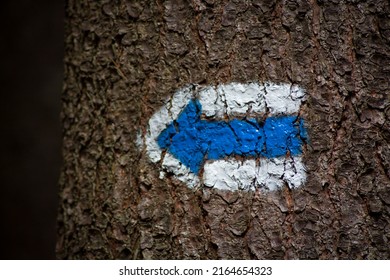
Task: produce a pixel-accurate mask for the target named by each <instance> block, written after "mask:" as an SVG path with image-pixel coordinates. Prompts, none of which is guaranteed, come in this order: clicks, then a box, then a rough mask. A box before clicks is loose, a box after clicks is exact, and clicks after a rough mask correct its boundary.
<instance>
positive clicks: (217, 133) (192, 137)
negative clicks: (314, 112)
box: [157, 100, 306, 174]
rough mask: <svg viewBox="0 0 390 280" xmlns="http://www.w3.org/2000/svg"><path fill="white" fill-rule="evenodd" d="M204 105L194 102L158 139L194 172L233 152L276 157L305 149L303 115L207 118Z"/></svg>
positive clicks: (249, 155) (294, 153) (247, 155)
mask: <svg viewBox="0 0 390 280" xmlns="http://www.w3.org/2000/svg"><path fill="white" fill-rule="evenodd" d="M201 112H202V105H201V104H200V103H199V101H198V100H191V102H190V103H189V104H188V105H187V106H186V107H185V109H184V110H183V111H182V112H181V113H180V115H179V117H178V118H177V120H175V121H173V122H172V123H170V124H169V125H168V127H167V128H166V129H165V130H163V131H162V132H161V134H160V135H159V136H158V138H157V142H158V144H159V146H160V148H162V149H166V150H168V151H169V152H170V153H171V154H172V155H174V156H175V157H176V158H177V159H179V160H180V161H181V162H182V163H183V164H184V165H185V166H187V167H188V168H189V169H190V170H191V171H192V172H193V173H195V174H198V173H199V170H200V168H201V166H202V164H203V162H204V161H205V160H208V159H214V160H216V159H221V158H225V157H228V156H231V155H239V156H244V157H266V158H273V157H279V156H285V155H286V154H287V153H288V152H289V153H290V154H291V155H299V154H301V153H302V144H303V141H305V140H306V130H305V128H304V124H303V119H301V118H299V117H298V116H280V117H269V118H267V119H266V120H265V121H264V123H263V124H260V123H259V122H258V121H257V120H256V119H243V120H239V119H234V120H231V121H227V122H225V121H213V122H211V121H207V120H202V119H201V118H200V117H201Z"/></svg>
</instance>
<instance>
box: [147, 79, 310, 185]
mask: <svg viewBox="0 0 390 280" xmlns="http://www.w3.org/2000/svg"><path fill="white" fill-rule="evenodd" d="M304 98H305V93H304V91H303V90H302V89H301V88H300V87H298V86H295V85H290V84H273V83H265V84H260V83H248V84H239V83H231V84H226V85H219V86H208V87H198V86H195V85H191V86H189V87H186V88H184V89H180V90H178V91H177V92H176V93H175V94H174V96H173V97H172V98H171V99H170V100H168V102H167V103H166V104H165V105H164V106H163V107H162V108H161V109H160V110H159V111H158V112H156V113H155V114H154V115H153V116H152V117H151V119H150V120H149V127H148V130H147V134H146V135H145V137H144V138H143V139H140V141H139V142H140V143H143V144H145V147H146V152H147V154H148V156H149V158H150V159H151V161H152V162H155V163H161V165H162V170H161V173H160V175H161V177H163V176H165V174H166V173H167V172H168V173H173V174H174V175H175V176H176V177H177V179H179V180H181V181H183V182H185V183H186V184H187V185H188V186H189V187H194V186H198V185H200V184H202V183H203V184H204V185H205V186H207V187H215V188H219V189H228V190H237V189H244V190H250V189H254V188H256V187H260V188H264V189H267V190H275V189H277V188H280V187H281V186H283V185H284V184H287V185H288V186H289V187H290V188H296V187H299V186H301V185H303V184H304V182H305V180H306V172H305V167H304V165H303V163H302V157H301V154H302V146H303V145H304V143H305V141H306V140H307V134H306V130H305V127H304V122H303V119H302V118H301V117H299V116H298V115H297V114H298V112H299V108H300V106H301V103H302V101H303V100H304Z"/></svg>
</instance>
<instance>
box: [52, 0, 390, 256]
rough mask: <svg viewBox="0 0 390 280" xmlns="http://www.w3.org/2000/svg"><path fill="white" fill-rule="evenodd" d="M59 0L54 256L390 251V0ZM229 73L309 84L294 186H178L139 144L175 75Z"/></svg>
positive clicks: (184, 78)
mask: <svg viewBox="0 0 390 280" xmlns="http://www.w3.org/2000/svg"><path fill="white" fill-rule="evenodd" d="M66 11H67V13H66V14H67V18H66V38H65V44H66V45H65V47H66V53H65V86H64V93H63V114H62V121H63V126H64V141H63V156H64V165H63V170H62V176H61V180H60V185H61V193H60V197H61V201H60V203H61V205H60V211H59V227H58V243H57V254H58V258H61V259H62V258H64V259H383V258H389V257H390V247H389V246H388V242H389V238H390V144H389V142H390V122H389V121H390V105H389V104H390V102H389V101H390V98H389V90H390V87H389V81H390V80H389V75H390V16H389V15H390V7H389V2H388V1H385V0H372V1H370V0H367V1H359V0H345V1H323V0H321V1H320V0H295V1H277V0H253V1H241V0H226V1H222V0H221V1H215V0H192V1H189V0H188V1H185V0H170V1H160V0H156V1H135V0H134V1H122V0H120V1H88V0H84V1H75V0H68V1H67V6H66ZM233 82H235V83H237V84H238V83H239V84H248V83H258V84H260V85H264V84H266V83H275V84H283V83H284V84H292V85H299V87H300V88H302V89H304V91H305V92H306V99H305V101H303V102H302V104H301V105H302V106H301V107H300V109H299V112H298V114H299V116H300V117H302V119H304V120H305V126H306V130H307V134H308V137H309V140H307V141H306V142H305V143H304V144H303V148H302V149H303V151H302V158H303V163H304V166H305V172H306V175H307V177H306V180H305V182H304V183H303V185H302V186H299V187H291V186H290V185H288V184H284V185H283V186H280V187H278V188H276V189H274V190H266V189H264V188H261V187H260V186H258V185H256V184H255V183H254V184H253V186H251V187H250V189H249V190H245V189H239V190H232V191H230V190H221V189H218V188H210V187H207V186H205V185H204V184H202V183H200V184H198V185H197V186H196V187H192V188H191V187H189V185H191V184H187V183H188V182H187V183H185V182H183V181H182V180H178V178H177V176H176V175H175V174H174V173H172V172H169V170H168V171H167V170H164V166H163V163H162V162H161V161H158V160H151V158H150V154H148V150H147V147H145V145H143V144H142V143H141V144H139V143H140V141H141V142H145V139H147V137H148V135H149V136H150V132H149V129H150V125H151V124H150V122H149V120H150V119H151V118H152V117H153V115H154V114H156V112H158V111H159V110H161V108H163V107H164V106H167V105H165V104H166V101H167V100H171V98H172V96H174V94H175V93H176V92H178V91H180V89H183V88H186V87H189V86H190V87H191V86H193V87H195V85H197V86H199V87H203V88H204V87H207V86H218V85H228V84H231V83H233ZM148 133H149V134H148ZM152 140H153V139H152ZM154 140H155V139H154ZM154 140H153V141H154ZM211 140H212V139H211ZM137 143H138V145H137ZM168 152H169V151H164V153H168ZM163 156H164V154H163ZM286 157H288V155H286ZM201 172H202V171H201ZM190 183H191V182H190Z"/></svg>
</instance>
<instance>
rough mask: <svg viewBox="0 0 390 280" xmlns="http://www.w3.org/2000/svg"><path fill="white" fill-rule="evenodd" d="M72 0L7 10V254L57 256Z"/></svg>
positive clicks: (2, 142)
mask: <svg viewBox="0 0 390 280" xmlns="http://www.w3.org/2000/svg"><path fill="white" fill-rule="evenodd" d="M64 2H65V1H64V0H35V1H32V0H20V1H5V2H3V3H2V5H1V7H0V54H1V58H0V86H1V98H0V104H1V110H0V114H1V124H2V125H1V130H0V154H1V156H0V174H1V177H0V259H54V258H55V239H56V215H57V207H58V205H57V201H58V199H57V195H58V179H59V173H60V168H61V123H60V110H61V89H62V80H63V66H62V59H63V49H64V48H63V36H64V34H63V33H64V28H63V22H64V5H65V4H64Z"/></svg>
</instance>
